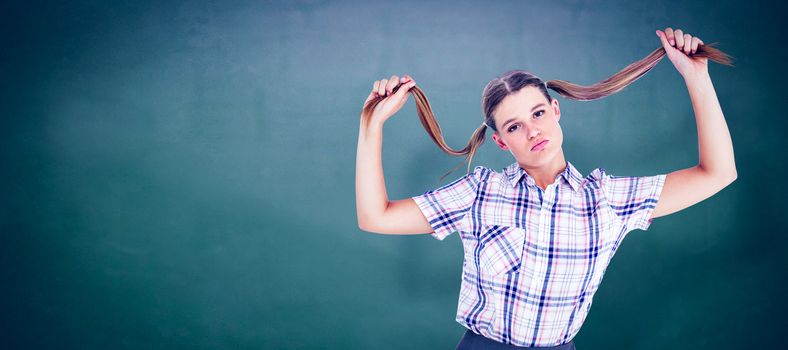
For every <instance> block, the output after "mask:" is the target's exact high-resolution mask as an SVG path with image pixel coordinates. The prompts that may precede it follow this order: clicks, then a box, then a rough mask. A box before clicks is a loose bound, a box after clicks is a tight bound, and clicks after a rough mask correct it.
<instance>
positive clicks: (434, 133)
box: [361, 43, 733, 179]
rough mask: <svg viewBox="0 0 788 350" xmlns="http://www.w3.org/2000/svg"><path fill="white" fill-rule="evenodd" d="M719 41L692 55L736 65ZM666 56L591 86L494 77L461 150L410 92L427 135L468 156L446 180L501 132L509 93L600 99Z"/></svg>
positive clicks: (661, 51)
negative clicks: (497, 116) (530, 89)
mask: <svg viewBox="0 0 788 350" xmlns="http://www.w3.org/2000/svg"><path fill="white" fill-rule="evenodd" d="M716 44H717V43H710V44H701V45H699V46H698V49H697V51H696V52H695V53H694V54H693V55H692V56H693V57H706V58H708V59H709V60H712V61H714V62H717V63H720V64H723V65H726V66H731V67H733V63H732V56H729V55H728V54H726V53H724V52H722V51H720V50H719V49H717V48H714V47H712V46H715V45H716ZM664 56H665V48H664V47H661V46H660V47H659V48H657V49H656V50H654V51H652V52H651V53H650V54H649V55H648V56H646V57H645V58H643V59H641V60H639V61H636V62H634V63H632V64H630V65H628V66H626V67H624V69H622V70H621V71H619V72H618V73H616V74H613V75H612V76H610V77H609V78H607V79H605V80H602V81H600V82H598V83H596V84H593V85H589V86H582V85H577V84H573V83H570V82H568V81H566V80H548V81H543V80H542V79H540V78H539V77H537V76H536V75H533V74H531V73H529V72H526V71H523V70H511V71H509V72H506V73H505V74H504V75H502V76H500V77H497V78H495V79H493V80H491V81H490V82H489V83H487V86H485V87H484V92H483V93H482V113H484V121H483V122H482V124H481V126H479V127H478V128H477V129H476V130H475V131H474V132H473V135H471V139H470V140H469V141H468V144H467V145H466V146H465V147H464V148H463V149H460V150H454V149H452V148H451V147H449V146H448V145H447V144H446V141H445V140H444V139H443V133H441V128H440V125H438V121H437V120H436V119H435V114H434V113H433V112H432V108H431V107H430V103H429V101H428V100H427V96H426V95H424V91H422V90H421V89H420V88H419V87H418V85H416V86H413V87H412V88H411V90H410V92H411V93H412V94H413V97H414V98H415V100H416V111H417V112H418V114H419V119H421V124H422V125H423V126H424V130H426V131H427V134H428V135H429V136H430V137H431V138H432V140H433V141H435V143H436V144H437V145H438V147H440V148H441V149H442V150H443V151H444V152H446V153H448V154H450V155H453V156H462V155H466V157H465V160H463V162H461V163H460V164H458V165H457V166H455V167H454V168H453V169H452V170H450V171H449V172H448V173H446V174H444V175H443V176H441V179H443V178H444V177H446V176H447V175H449V174H451V173H452V172H453V171H454V170H456V169H457V167H459V166H460V165H462V163H464V162H465V161H467V162H468V172H470V171H471V162H472V161H473V156H474V154H475V153H476V150H477V149H478V148H479V146H481V144H482V143H484V139H485V134H486V130H487V128H488V127H489V128H492V129H493V131H494V132H497V131H498V129H497V127H496V126H495V120H494V119H493V112H494V111H495V108H496V107H497V106H498V104H500V103H501V101H503V99H504V98H505V97H506V96H508V95H511V94H513V93H516V92H517V91H519V90H520V89H522V88H524V87H526V86H535V87H537V88H538V89H539V90H540V91H541V92H542V94H544V96H545V98H547V100H548V101H549V102H552V101H553V97H552V96H550V94H549V93H548V92H547V88H550V89H553V91H555V92H557V93H558V94H560V95H561V96H563V97H566V98H569V99H573V100H580V101H591V100H596V99H598V98H602V97H605V96H609V95H612V94H614V93H616V92H619V91H621V89H623V88H625V87H626V86H627V85H629V84H631V83H633V82H634V81H635V80H638V79H639V78H640V77H642V76H643V75H644V74H646V72H648V71H649V70H651V68H654V66H656V65H657V63H659V61H660V60H662V57H664ZM400 86H402V85H400ZM400 86H397V87H396V88H394V91H393V92H396V91H397V90H398V89H399V87H400ZM385 98H386V96H378V97H375V98H373V99H371V100H370V101H369V102H368V103H367V104H366V105H364V108H363V109H362V113H361V118H362V123H363V125H367V124H368V121H369V118H370V117H371V115H372V111H373V110H374V109H375V106H376V105H377V104H378V103H379V102H380V101H382V100H383V99H385Z"/></svg>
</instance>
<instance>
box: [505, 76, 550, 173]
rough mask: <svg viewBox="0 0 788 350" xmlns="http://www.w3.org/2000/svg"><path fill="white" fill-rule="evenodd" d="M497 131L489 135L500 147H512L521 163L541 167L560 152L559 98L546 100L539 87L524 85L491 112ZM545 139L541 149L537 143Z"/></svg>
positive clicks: (509, 149) (511, 149) (506, 148)
mask: <svg viewBox="0 0 788 350" xmlns="http://www.w3.org/2000/svg"><path fill="white" fill-rule="evenodd" d="M493 117H494V119H495V126H496V127H497V128H498V131H497V132H496V133H494V134H493V136H492V138H493V140H494V141H495V143H496V144H498V146H499V147H501V149H503V150H508V151H511V153H512V155H514V158H515V159H517V161H518V163H520V164H528V165H529V166H531V167H541V166H544V165H548V164H550V162H551V161H553V160H554V159H556V156H558V155H560V154H561V152H562V150H561V145H562V143H563V140H564V135H563V132H562V131H561V126H560V125H559V124H558V120H559V119H561V110H560V109H559V108H558V100H556V99H553V102H552V103H551V102H548V101H547V98H545V96H544V95H542V92H541V91H539V89H538V88H536V87H533V86H527V87H525V88H522V89H520V91H518V92H516V93H514V94H511V95H509V96H506V97H505V98H504V99H503V101H501V103H500V104H499V105H498V107H497V108H496V110H495V112H494V113H493ZM544 140H548V142H547V143H546V144H545V145H543V146H542V147H541V148H540V149H537V150H531V148H532V147H533V146H534V145H536V144H537V143H539V142H541V141H544Z"/></svg>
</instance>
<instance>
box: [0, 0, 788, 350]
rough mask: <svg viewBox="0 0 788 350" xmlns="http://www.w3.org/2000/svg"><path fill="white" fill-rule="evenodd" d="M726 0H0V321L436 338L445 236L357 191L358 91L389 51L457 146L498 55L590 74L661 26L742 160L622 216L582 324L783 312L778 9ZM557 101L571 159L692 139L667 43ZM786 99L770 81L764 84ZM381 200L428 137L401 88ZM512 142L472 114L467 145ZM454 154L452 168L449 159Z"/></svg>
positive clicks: (174, 332)
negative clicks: (704, 183)
mask: <svg viewBox="0 0 788 350" xmlns="http://www.w3.org/2000/svg"><path fill="white" fill-rule="evenodd" d="M777 6H779V5H776V2H773V3H772V4H769V3H763V4H757V2H749V3H746V4H744V3H741V2H738V1H713V2H712V1H708V2H698V1H670V2H654V3H646V2H630V1H604V2H595V3H593V4H588V3H586V2H580V1H549V2H548V1H544V2H536V1H494V2H481V1H480V2H469V1H445V2H421V1H419V2H404V1H402V2H386V3H382V2H369V1H367V2H356V3H353V2H324V1H273V2H271V1H262V2H260V1H257V2H255V1H228V2H222V1H194V2H179V1H173V2H168V3H164V2H154V1H129V2H126V3H123V2H106V1H70V2H65V1H52V2H45V3H41V2H24V3H21V2H20V3H16V4H14V3H4V4H3V5H0V16H2V18H0V19H2V20H0V28H2V29H1V32H0V34H2V35H1V36H0V37H2V40H3V44H2V49H1V50H0V81H2V84H0V92H2V94H1V95H0V96H1V97H0V107H1V109H0V110H2V119H1V121H0V123H1V124H0V131H1V132H2V134H0V157H1V158H0V167H2V168H1V169H0V198H1V199H0V229H1V230H2V232H1V235H0V240H1V241H0V274H1V275H0V278H1V279H0V297H2V299H0V300H2V309H0V315H1V316H0V318H2V319H0V321H2V323H3V324H4V326H3V327H2V328H0V332H2V336H1V337H0V346H2V347H3V348H53V347H54V348H80V349H106V348H146V349H158V348H161V349H165V348H166V349H238V348H270V349H280V348H282V349H284V348H286V349H315V348H326V349H328V348H330V349H349V348H359V349H370V348H376V349H400V348H407V349H453V348H454V346H455V345H456V343H457V342H458V340H459V338H460V336H461V335H462V333H463V331H464V328H462V326H460V325H459V324H457V323H456V322H455V321H454V314H455V310H456V305H457V297H458V292H459V285H460V274H461V268H462V256H463V255H462V245H461V244H460V241H459V238H458V237H457V236H456V234H454V235H452V236H450V237H448V238H447V239H446V240H445V241H437V240H435V239H433V238H431V237H429V236H427V235H416V236H409V235H378V234H372V233H368V232H363V231H361V230H360V229H359V228H358V226H357V222H356V211H355V187H354V176H355V156H356V142H357V135H358V116H359V112H360V110H361V105H362V103H363V101H364V99H365V98H366V96H367V94H368V93H369V91H370V89H371V87H372V83H373V82H374V81H375V80H377V79H382V78H388V77H389V76H391V75H392V74H397V75H402V74H409V75H411V76H413V77H414V79H415V80H416V82H417V83H418V84H419V85H420V87H421V88H422V89H423V90H424V91H425V92H426V93H427V95H428V96H429V98H430V102H431V104H432V107H433V109H434V110H435V112H436V115H437V117H438V120H439V121H440V122H441V123H442V125H441V126H442V129H443V132H444V134H445V136H446V139H447V141H448V142H449V144H450V145H452V146H453V147H454V148H461V147H462V146H464V145H465V143H466V142H467V141H468V139H469V138H470V135H471V133H472V132H473V130H474V129H475V128H476V127H477V126H478V125H479V124H480V122H481V120H482V119H481V118H482V117H481V107H480V98H481V92H482V89H483V87H484V85H485V84H486V83H487V82H488V81H489V80H490V79H492V78H494V77H495V76H497V75H500V74H502V73H504V72H506V71H508V70H510V69H525V70H528V71H531V72H534V73H535V74H537V75H538V76H540V77H542V78H544V79H564V80H569V81H572V82H575V83H578V84H584V85H586V84H592V83H595V82H597V81H600V80H603V79H605V78H607V77H609V76H610V75H612V74H614V73H615V72H617V71H618V70H620V69H621V68H623V67H625V66H626V65H628V64H630V63H632V62H634V61H635V60H638V59H640V58H643V57H645V56H646V55H647V54H648V53H649V52H651V51H652V50H653V49H655V48H657V47H659V45H660V42H659V38H658V37H657V36H656V35H655V34H654V30H655V29H658V28H659V29H664V28H665V27H667V26H671V27H673V28H681V29H684V30H685V31H687V32H689V33H690V34H692V35H696V36H699V37H700V38H702V39H703V40H704V41H705V42H706V43H711V42H719V43H720V45H719V46H718V48H720V49H722V50H723V51H726V52H728V53H729V54H731V55H733V56H734V57H735V59H736V61H735V64H736V66H737V67H735V68H730V67H725V66H721V65H717V64H715V63H711V62H710V73H711V76H712V80H713V82H714V84H715V89H716V91H717V94H718V98H719V100H720V103H721V105H722V108H723V111H724V112H725V117H726V119H727V122H728V126H729V128H730V131H731V134H732V137H733V143H734V147H735V154H736V161H737V166H738V174H739V177H738V179H737V181H736V182H734V183H733V184H732V185H731V186H729V187H727V188H725V189H724V190H722V191H721V192H719V193H717V194H716V195H714V196H713V197H711V198H709V199H707V200H706V201H704V202H701V203H699V204H696V205H694V206H692V207H689V208H687V209H685V210H683V211H681V212H678V213H675V214H671V215H668V216H665V217H661V218H658V219H655V220H654V223H653V225H652V226H651V228H650V229H649V231H635V232H633V233H631V234H630V235H628V236H627V239H626V241H625V242H624V243H623V245H622V247H621V249H620V250H619V251H618V253H617V255H616V257H615V258H614V259H613V260H612V262H611V265H610V268H608V270H607V273H606V276H605V280H604V281H603V283H602V285H601V287H600V289H599V291H598V293H597V294H596V296H595V299H594V301H595V302H594V306H593V307H592V309H591V312H590V314H589V317H588V319H587V320H586V323H585V325H584V326H583V328H582V330H581V331H580V333H579V334H578V336H577V337H576V338H575V343H576V344H577V347H578V349H668V348H669V349H734V348H740V347H746V348H757V347H759V346H767V345H769V344H771V343H773V342H776V341H779V339H780V338H781V335H782V334H781V333H782V331H783V330H784V328H785V326H786V321H785V314H786V307H785V305H786V303H785V300H783V299H780V297H783V296H784V295H785V294H786V282H785V277H786V276H785V271H786V265H788V264H786V260H788V259H787V258H786V254H785V253H786V249H785V245H786V243H788V238H786V224H785V213H786V206H785V204H784V203H785V199H784V198H785V196H786V194H787V193H786V189H785V180H781V179H784V177H785V170H786V165H785V162H784V160H785V159H786V154H785V153H786V152H785V149H786V142H785V140H784V138H783V136H784V134H785V130H786V118H785V113H784V112H780V110H779V108H780V107H779V103H781V101H784V99H785V97H784V96H785V95H784V94H785V92H784V91H783V90H784V88H781V87H780V86H782V85H783V84H784V83H785V81H786V74H785V67H784V64H785V62H786V50H785V48H784V46H783V45H784V41H785V40H784V38H783V37H782V36H781V35H779V36H778V34H779V33H780V32H782V31H783V30H782V29H784V28H782V26H778V21H781V19H778V15H782V14H783V13H785V11H784V10H785V9H784V8H777ZM553 95H555V96H556V97H558V98H559V103H560V104H561V107H562V118H561V124H562V128H563V131H564V145H563V146H564V152H565V155H566V158H567V159H568V160H570V161H572V162H573V164H575V165H576V166H577V167H578V169H579V170H580V171H581V172H582V173H583V174H584V175H587V174H588V173H589V172H590V171H591V170H592V169H594V168H596V167H604V168H606V169H607V170H608V171H609V172H610V173H613V174H617V175H653V174H657V173H667V172H670V171H673V170H678V169H681V168H685V167H689V166H692V165H695V164H696V163H697V157H698V151H697V133H696V128H695V120H694V115H693V111H692V106H691V104H690V100H689V95H688V94H687V91H686V87H685V85H684V82H683V80H682V79H681V76H680V75H679V74H678V72H677V71H676V70H675V68H673V66H672V65H671V63H670V61H669V60H668V59H667V58H665V59H664V60H663V61H662V62H660V63H659V65H658V66H657V67H656V68H655V69H654V70H652V71H651V72H649V73H648V74H647V75H645V76H644V77H642V78H641V79H640V80H638V81H637V82H635V83H634V84H632V85H630V86H629V87H628V88H626V89H625V90H624V91H622V92H620V93H618V94H615V95H612V96H610V97H607V98H604V99H601V100H597V101H589V102H580V101H571V100H567V99H564V98H562V97H560V96H558V94H556V93H553ZM780 96H783V97H780ZM384 130H385V132H384V144H383V163H384V169H385V175H386V180H387V188H388V194H389V197H390V198H391V199H400V198H406V197H409V196H413V195H416V194H421V193H423V192H424V191H426V190H428V189H432V188H436V187H438V186H440V185H442V184H444V183H448V182H449V181H450V180H451V179H449V178H447V179H444V181H439V180H438V178H439V177H440V176H441V175H442V174H443V173H445V172H446V171H448V170H449V169H451V168H452V167H453V166H454V165H456V164H458V163H459V162H460V161H461V160H462V158H461V157H451V156H448V155H446V154H444V153H442V152H441V151H440V150H439V149H438V147H437V146H436V145H435V144H433V143H432V141H431V140H430V139H429V138H428V137H427V134H426V133H425V132H424V130H423V129H422V126H421V124H420V123H419V121H418V117H417V115H416V113H415V104H414V103H413V99H412V98H410V100H409V101H408V103H407V104H406V106H405V107H404V108H403V109H402V111H400V113H398V115H396V116H395V117H394V118H392V119H390V120H389V121H388V122H387V123H386V126H385V129H384ZM513 161H514V159H513V157H512V156H511V154H510V153H508V152H505V151H501V150H500V149H498V148H496V147H494V145H493V144H492V142H491V140H490V139H489V133H488V140H487V141H486V142H485V144H484V145H483V146H482V148H481V149H480V151H479V153H478V154H477V156H476V158H475V159H474V165H486V166H489V167H492V168H495V169H500V168H502V167H503V166H506V165H508V164H510V163H512V162H513ZM463 174H464V169H463V168H460V170H458V171H456V172H454V173H452V175H450V176H449V177H450V178H457V177H460V176H462V175H463Z"/></svg>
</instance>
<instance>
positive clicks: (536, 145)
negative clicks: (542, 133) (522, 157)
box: [531, 140, 550, 151]
mask: <svg viewBox="0 0 788 350" xmlns="http://www.w3.org/2000/svg"><path fill="white" fill-rule="evenodd" d="M548 142H550V140H543V141H540V142H539V143H537V144H535V145H534V146H533V147H531V151H538V150H540V149H542V148H544V147H545V145H547V143H548Z"/></svg>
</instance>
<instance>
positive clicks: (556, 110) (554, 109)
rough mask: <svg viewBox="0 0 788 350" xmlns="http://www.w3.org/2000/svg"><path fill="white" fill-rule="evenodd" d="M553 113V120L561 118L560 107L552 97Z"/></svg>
mask: <svg viewBox="0 0 788 350" xmlns="http://www.w3.org/2000/svg"><path fill="white" fill-rule="evenodd" d="M551 104H552V106H553V113H555V120H561V108H559V107H558V99H557V98H554V99H553V103H551Z"/></svg>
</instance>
